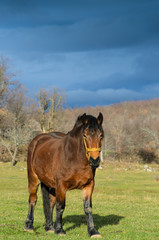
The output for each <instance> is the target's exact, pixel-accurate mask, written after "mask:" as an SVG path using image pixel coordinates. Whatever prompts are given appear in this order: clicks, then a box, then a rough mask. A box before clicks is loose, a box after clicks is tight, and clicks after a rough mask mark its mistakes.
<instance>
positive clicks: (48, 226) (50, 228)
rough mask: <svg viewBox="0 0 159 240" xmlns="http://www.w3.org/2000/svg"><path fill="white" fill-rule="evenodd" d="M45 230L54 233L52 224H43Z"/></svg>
mask: <svg viewBox="0 0 159 240" xmlns="http://www.w3.org/2000/svg"><path fill="white" fill-rule="evenodd" d="M45 231H46V232H52V233H54V227H53V225H46V226H45Z"/></svg>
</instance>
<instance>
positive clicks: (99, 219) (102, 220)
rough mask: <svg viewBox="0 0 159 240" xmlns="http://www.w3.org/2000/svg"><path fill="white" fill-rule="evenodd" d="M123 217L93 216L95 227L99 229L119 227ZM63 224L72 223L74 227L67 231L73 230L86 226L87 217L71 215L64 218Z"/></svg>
mask: <svg viewBox="0 0 159 240" xmlns="http://www.w3.org/2000/svg"><path fill="white" fill-rule="evenodd" d="M123 218H124V217H123V216H117V215H113V214H112V215H108V216H100V215H98V214H93V219H94V222H95V226H96V228H97V229H99V228H101V227H103V226H107V225H117V224H119V222H120V220H122V219H123ZM63 223H64V224H65V223H71V224H72V225H71V226H69V227H68V228H67V229H65V230H66V231H69V230H71V229H74V228H77V227H80V226H81V225H82V224H86V217H85V215H70V216H66V217H64V218H63Z"/></svg>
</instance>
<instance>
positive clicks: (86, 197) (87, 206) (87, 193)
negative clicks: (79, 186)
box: [83, 180, 101, 237]
mask: <svg viewBox="0 0 159 240" xmlns="http://www.w3.org/2000/svg"><path fill="white" fill-rule="evenodd" d="M93 188H94V180H93V181H92V182H91V183H90V184H89V185H87V186H86V187H84V188H83V202H84V211H85V214H86V220H87V229H88V234H89V236H90V237H101V235H100V233H99V232H98V231H97V230H96V228H95V226H94V221H93V216H92V193H93Z"/></svg>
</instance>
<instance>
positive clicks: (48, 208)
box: [41, 183, 56, 231]
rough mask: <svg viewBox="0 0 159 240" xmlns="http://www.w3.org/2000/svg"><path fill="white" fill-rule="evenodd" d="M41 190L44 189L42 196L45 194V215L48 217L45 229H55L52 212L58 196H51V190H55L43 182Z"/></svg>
mask: <svg viewBox="0 0 159 240" xmlns="http://www.w3.org/2000/svg"><path fill="white" fill-rule="evenodd" d="M41 190H42V196H43V209H44V215H45V219H46V224H45V230H46V231H54V228H53V222H52V214H53V207H54V205H55V202H56V198H55V196H51V194H50V192H52V191H53V190H50V189H49V187H47V186H46V185H45V184H43V183H41Z"/></svg>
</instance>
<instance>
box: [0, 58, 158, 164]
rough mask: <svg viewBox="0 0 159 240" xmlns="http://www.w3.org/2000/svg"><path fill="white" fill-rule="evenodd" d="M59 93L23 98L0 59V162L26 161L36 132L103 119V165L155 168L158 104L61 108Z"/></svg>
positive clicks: (21, 87)
mask: <svg viewBox="0 0 159 240" xmlns="http://www.w3.org/2000/svg"><path fill="white" fill-rule="evenodd" d="M65 102H66V95H65V91H64V90H63V89H59V88H57V87H54V88H53V89H52V90H48V89H44V88H43V89H39V90H38V92H37V93H35V96H33V98H32V99H31V98H29V97H28V95H27V90H26V88H25V86H24V85H22V84H21V83H20V82H19V81H17V80H16V74H14V73H13V72H12V71H11V70H10V66H9V61H8V60H7V59H6V58H3V57H1V58H0V161H11V164H12V165H15V164H16V162H17V160H19V159H20V160H22V159H23V160H24V159H26V154H27V146H28V143H29V142H30V140H31V139H32V138H33V137H34V136H36V135H37V134H39V133H40V132H49V131H62V132H65V133H67V132H68V131H69V130H71V129H72V127H73V125H74V122H75V121H76V119H77V117H78V115H80V114H83V113H84V112H86V113H87V114H92V115H95V116H97V115H98V113H99V112H102V113H103V115H104V123H103V127H104V131H105V138H104V141H103V154H104V156H105V158H106V159H118V160H119V159H123V158H124V159H126V160H132V161H134V159H142V160H144V161H145V162H151V161H156V162H158V156H159V117H158V116H159V113H158V105H159V99H154V100H149V101H137V102H124V103H121V104H113V105H110V106H101V107H99V106H98V107H90V106H88V107H86V108H75V109H71V108H64V104H65Z"/></svg>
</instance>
